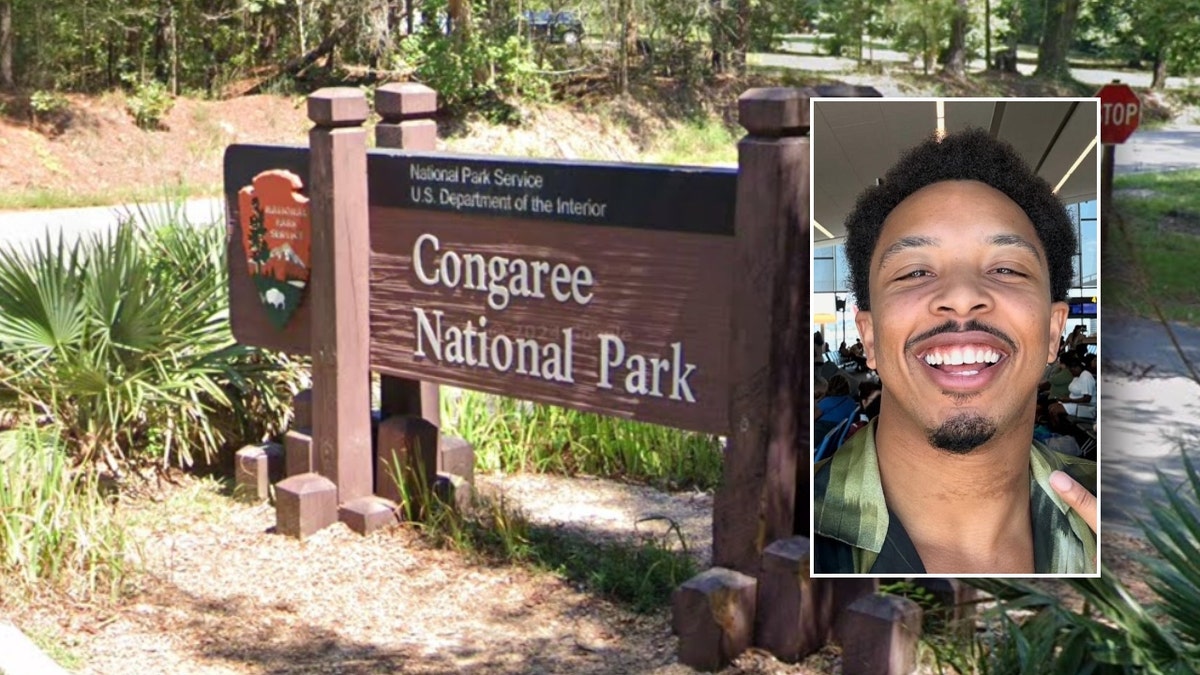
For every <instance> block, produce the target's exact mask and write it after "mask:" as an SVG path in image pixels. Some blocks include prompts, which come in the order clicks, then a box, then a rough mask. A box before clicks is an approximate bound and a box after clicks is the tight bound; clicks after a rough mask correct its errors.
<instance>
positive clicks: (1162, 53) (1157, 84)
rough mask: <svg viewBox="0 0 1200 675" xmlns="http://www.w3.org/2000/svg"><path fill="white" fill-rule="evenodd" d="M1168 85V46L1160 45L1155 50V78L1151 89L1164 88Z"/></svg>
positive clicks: (1151, 83)
mask: <svg viewBox="0 0 1200 675" xmlns="http://www.w3.org/2000/svg"><path fill="white" fill-rule="evenodd" d="M1166 86H1167V48H1166V47H1159V48H1158V49H1156V50H1155V51H1154V80H1153V81H1152V82H1150V88H1151V89H1162V88H1163V87H1166Z"/></svg>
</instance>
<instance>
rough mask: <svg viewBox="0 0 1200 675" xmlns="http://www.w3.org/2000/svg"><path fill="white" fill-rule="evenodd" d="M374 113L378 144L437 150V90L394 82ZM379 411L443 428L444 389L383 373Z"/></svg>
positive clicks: (379, 95) (383, 90) (381, 91)
mask: <svg viewBox="0 0 1200 675" xmlns="http://www.w3.org/2000/svg"><path fill="white" fill-rule="evenodd" d="M375 112H377V113H379V116H380V117H381V118H383V119H382V120H381V121H380V122H379V123H378V124H376V125H375V145H376V147H380V148H399V149H403V150H418V151H433V150H437V123H436V122H434V121H433V120H432V119H431V118H432V117H433V114H434V113H436V112H437V92H436V91H434V90H433V89H430V88H429V87H427V86H425V85H423V84H418V83H416V82H404V83H399V82H394V83H391V84H385V85H383V86H382V87H379V88H377V89H376V90H375ZM379 389H380V392H379V397H380V412H381V413H382V415H383V417H384V419H386V418H387V417H389V416H391V415H419V416H421V417H423V418H425V420H426V421H428V422H429V423H431V424H433V425H434V426H435V427H441V425H442V421H441V417H442V414H441V391H440V389H439V387H438V385H437V384H434V383H432V382H418V381H417V380H409V379H406V378H401V377H392V376H390V375H382V376H380V383H379Z"/></svg>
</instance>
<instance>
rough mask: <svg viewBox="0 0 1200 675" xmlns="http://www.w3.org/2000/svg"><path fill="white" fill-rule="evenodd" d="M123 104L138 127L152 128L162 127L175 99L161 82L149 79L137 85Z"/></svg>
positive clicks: (173, 105)
mask: <svg viewBox="0 0 1200 675" xmlns="http://www.w3.org/2000/svg"><path fill="white" fill-rule="evenodd" d="M125 105H126V107H127V108H128V110H129V114H130V115H133V121H134V123H135V124H137V125H138V127H140V128H142V129H150V130H153V129H161V128H162V126H163V124H162V122H163V119H164V118H165V117H166V116H167V113H169V112H171V108H173V107H175V99H173V98H171V94H170V92H168V91H167V88H166V87H165V86H164V85H163V84H162V83H161V82H159V81H157V80H151V81H150V82H146V83H143V84H140V85H138V87H137V89H136V90H134V92H133V94H130V95H129V97H128V98H127V99H126V103H125Z"/></svg>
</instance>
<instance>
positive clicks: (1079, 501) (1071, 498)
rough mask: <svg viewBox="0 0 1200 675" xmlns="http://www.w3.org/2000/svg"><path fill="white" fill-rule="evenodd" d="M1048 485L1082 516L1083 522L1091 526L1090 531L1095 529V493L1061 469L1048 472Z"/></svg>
mask: <svg viewBox="0 0 1200 675" xmlns="http://www.w3.org/2000/svg"><path fill="white" fill-rule="evenodd" d="M1050 487H1052V488H1054V491H1055V492H1057V493H1058V495H1059V496H1060V497H1062V498H1063V501H1065V502H1066V503H1067V506H1070V507H1071V508H1072V509H1075V513H1078V514H1079V515H1080V517H1082V518H1083V522H1085V523H1087V525H1088V527H1090V528H1092V532H1095V531H1096V497H1095V495H1093V494H1092V493H1090V492H1088V491H1087V489H1086V488H1084V487H1083V486H1082V485H1080V484H1079V483H1077V482H1076V481H1075V479H1074V478H1071V477H1070V476H1068V475H1067V474H1065V473H1063V472H1062V471H1055V472H1053V473H1051V474H1050Z"/></svg>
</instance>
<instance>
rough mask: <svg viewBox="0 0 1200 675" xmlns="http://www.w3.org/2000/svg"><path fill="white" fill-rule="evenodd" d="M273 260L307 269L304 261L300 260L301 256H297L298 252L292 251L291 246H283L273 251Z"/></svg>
mask: <svg viewBox="0 0 1200 675" xmlns="http://www.w3.org/2000/svg"><path fill="white" fill-rule="evenodd" d="M271 259H272V260H282V261H284V262H288V263H291V264H293V265H297V266H299V267H301V268H304V267H307V266H306V265H305V264H304V261H303V260H301V259H300V256H298V255H296V252H295V251H293V250H292V245H291V244H283V245H280V246H276V247H275V248H273V249H271Z"/></svg>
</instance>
